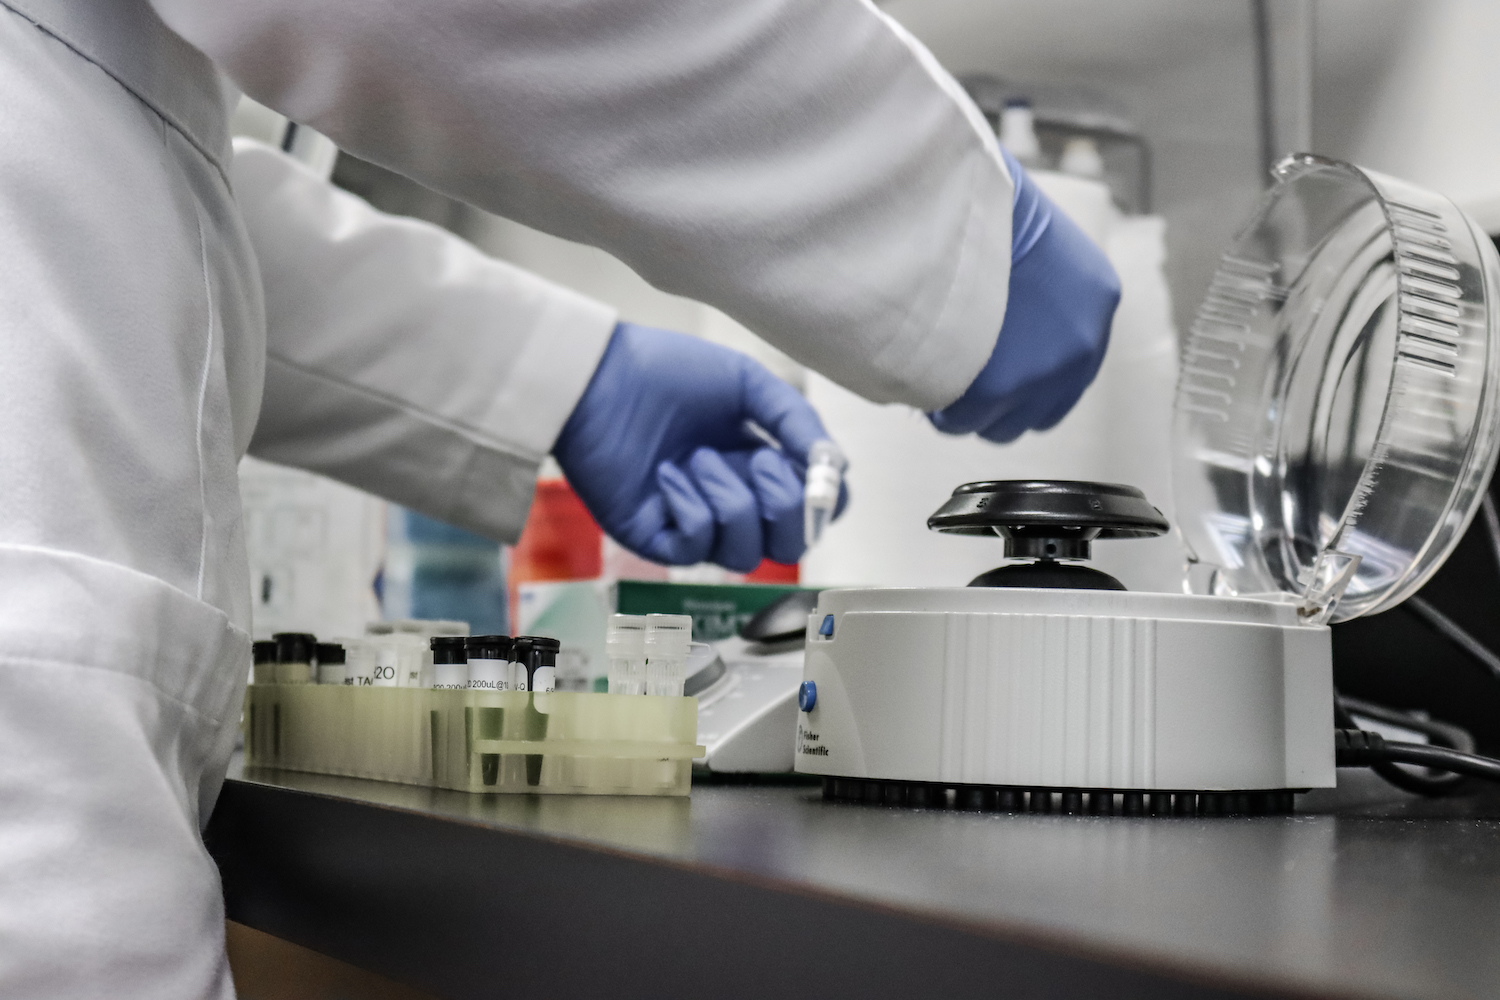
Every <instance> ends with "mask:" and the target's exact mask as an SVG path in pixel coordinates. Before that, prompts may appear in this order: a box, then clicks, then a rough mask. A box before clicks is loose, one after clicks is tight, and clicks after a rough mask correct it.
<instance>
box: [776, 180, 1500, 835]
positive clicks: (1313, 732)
mask: <svg viewBox="0 0 1500 1000" xmlns="http://www.w3.org/2000/svg"><path fill="white" fill-rule="evenodd" d="M1497 293H1500V260H1497V257H1496V253H1495V249H1494V246H1493V245H1492V244H1491V242H1490V240H1489V238H1488V237H1487V236H1486V235H1485V234H1484V233H1483V231H1481V230H1480V229H1479V228H1478V227H1477V226H1476V225H1475V224H1474V223H1473V222H1472V221H1470V220H1469V219H1468V218H1467V217H1466V216H1465V215H1464V214H1463V213H1462V212H1461V211H1460V210H1459V209H1458V208H1457V207H1456V206H1454V205H1453V204H1452V203H1451V202H1450V201H1448V200H1447V199H1445V198H1442V197H1439V196H1436V195H1433V194H1431V193H1429V192H1426V191H1423V190H1421V189H1419V188H1416V187H1413V186H1412V185H1409V184H1406V183H1404V182H1402V181H1398V180H1395V179H1393V178H1390V177H1386V176H1383V175H1381V174H1377V173H1374V172H1372V171H1368V170H1363V169H1360V168H1358V167H1354V166H1351V165H1349V164H1346V163H1339V162H1335V161H1331V160H1327V159H1323V158H1320V157H1315V156H1310V155H1297V156H1293V157H1290V158H1288V159H1287V160H1285V161H1284V162H1282V163H1281V164H1280V165H1279V166H1278V167H1277V168H1276V184H1275V186H1274V187H1273V188H1272V189H1271V190H1270V191H1269V192H1268V193H1267V194H1266V196H1265V198H1264V200H1263V201H1262V203H1261V205H1260V207H1259V209H1258V211H1257V213H1256V215H1255V216H1254V218H1253V219H1252V220H1251V221H1250V223H1249V224H1248V225H1247V226H1246V227H1245V228H1244V230H1243V231H1242V232H1241V234H1240V235H1239V236H1238V237H1237V238H1236V240H1235V241H1234V243H1233V244H1232V245H1231V246H1230V248H1229V249H1228V250H1227V251H1226V252H1225V254H1224V256H1223V260H1222V263H1221V264H1220V266H1219V269H1218V271H1217V273H1216V274H1215V276H1214V280H1213V283H1212V286H1211V288H1210V290H1209V293H1208V296H1207V298H1206V300H1205V301H1204V303H1203V305H1202V306H1201V307H1200V309H1199V312H1198V316H1197V319H1196V321H1195V323H1194V324H1193V327H1192V331H1191V335H1190V336H1189V337H1188V339H1187V341H1186V343H1185V345H1184V347H1183V350H1182V356H1181V372H1180V377H1179V382H1178V387H1177V397H1176V403H1175V407H1176V416H1175V424H1174V428H1173V440H1172V442H1171V447H1172V448H1173V451H1174V480H1175V494H1176V496H1175V500H1176V512H1177V517H1178V519H1179V521H1180V523H1179V524H1177V525H1176V526H1175V529H1176V531H1177V532H1178V535H1179V537H1180V538H1181V541H1182V544H1183V548H1184V554H1185V565H1186V569H1185V580H1184V593H1182V594H1156V593H1136V592H1127V591H1125V590H1124V589H1123V587H1121V586H1120V584H1119V583H1118V582H1116V581H1115V580H1114V579H1113V578H1111V577H1109V576H1107V575H1105V574H1103V573H1100V572H1098V571H1097V570H1092V569H1090V568H1088V567H1086V566H1083V565H1081V560H1083V559H1086V558H1087V557H1088V555H1089V550H1090V546H1091V545H1092V544H1093V543H1094V542H1097V541H1100V540H1108V539H1124V538H1130V537H1141V536H1145V535H1152V534H1160V533H1161V532H1163V531H1166V530H1168V525H1167V524H1166V522H1165V521H1164V520H1163V519H1162V518H1161V515H1160V514H1159V513H1158V512H1157V511H1156V510H1155V508H1153V507H1152V506H1151V504H1150V503H1149V501H1148V499H1147V498H1146V497H1144V496H1142V494H1141V493H1140V492H1139V491H1138V490H1135V489H1133V488H1131V487H1128V486H1118V485H1112V484H1095V483H1063V482H994V483H971V484H968V485H965V486H961V487H960V488H959V489H958V490H956V491H955V492H954V494H953V496H952V497H951V498H950V500H949V501H948V502H947V503H946V504H945V505H944V506H943V507H942V508H941V509H940V510H939V511H938V512H937V513H935V514H934V515H933V516H932V518H931V519H930V520H929V521H928V525H929V527H932V528H934V529H935V530H939V531H955V532H963V533H968V534H975V535H985V536H1000V537H1001V538H1003V539H1004V545H1005V556H1006V557H1007V558H1008V559H1025V560H1029V561H1027V562H1014V563H1011V564H1009V565H1005V566H1002V567H1000V568H999V569H997V570H994V571H991V572H990V573H986V574H984V575H982V576H980V577H979V578H977V579H976V580H975V581H973V583H971V584H970V585H969V586H967V587H957V586H955V587H952V588H924V589H866V590H829V591H824V592H823V594H822V595H821V597H820V599H819V602H818V606H817V608H816V610H815V611H814V612H813V614H812V615H811V617H810V618H809V628H808V645H807V657H806V664H805V667H804V679H803V685H802V689H801V693H800V700H799V707H800V709H801V711H800V712H799V715H798V725H797V744H796V767H797V770H798V771H800V772H803V773H807V774H817V775H823V776H824V778H825V781H824V789H825V794H826V795H828V796H829V797H833V798H849V799H859V800H865V801H880V802H892V803H908V804H929V805H942V804H944V803H952V802H954V801H955V800H957V801H958V802H959V804H965V805H970V806H972V807H979V808H984V807H993V808H1012V809H1014V808H1031V809H1036V810H1047V809H1052V808H1059V809H1063V810H1066V811H1093V812H1112V811H1125V812H1130V813H1136V812H1151V813H1161V812H1166V811H1172V812H1176V813H1179V814H1182V813H1194V812H1198V813H1214V812H1219V811H1236V812H1238V811H1252V812H1254V811H1285V810H1289V809H1290V808H1292V805H1293V801H1294V800H1293V798H1292V796H1293V793H1294V792H1296V791H1301V790H1306V789H1311V788H1323V787H1329V786H1332V785H1333V784H1334V724H1333V685H1332V659H1331V649H1330V633H1329V628H1328V626H1329V624H1330V623H1331V622H1336V621H1342V620H1346V619H1350V618H1354V617H1356V616H1359V615H1365V614H1373V613H1375V612H1379V611H1383V610H1385V609H1388V608H1391V607H1393V606H1395V605H1396V604H1398V603H1400V602H1401V601H1402V600H1404V599H1405V598H1406V597H1408V596H1410V595H1411V594H1412V593H1413V592H1415V591H1416V590H1417V589H1418V588H1419V587H1420V586H1421V585H1422V584H1423V583H1424V582H1425V581H1426V580H1427V579H1428V578H1429V577H1430V576H1431V575H1432V574H1433V573H1434V572H1435V571H1436V570H1437V568H1438V567H1439V566H1440V565H1441V564H1442V562H1443V560H1444V559H1445V558H1446V557H1447V555H1448V553H1449V552H1450V551H1451V550H1452V548H1453V546H1454V545H1455V544H1456V543H1457V542H1458V540H1459V538H1460V537H1461V536H1462V534H1463V532H1464V530H1465V528H1466V527H1467V526H1468V523H1469V520H1470V518H1471V517H1472V515H1473V514H1474V511H1475V509H1476V507H1477V506H1478V504H1479V502H1480V500H1481V498H1482V494H1483V490H1484V488H1485V486H1486V484H1487V483H1488V481H1489V477H1490V473H1491V471H1492V470H1493V467H1494V463H1495V454H1496V445H1497V429H1500V428H1497V420H1500V414H1497V397H1496V386H1497V368H1500V350H1497V347H1500V340H1497V332H1500V330H1497V327H1500V321H1497V318H1496V316H1495V313H1494V310H1493V309H1492V308H1491V304H1492V303H1493V302H1495V300H1496V296H1497ZM1163 446H1164V447H1165V446H1167V443H1166V442H1163ZM975 544H994V543H993V542H982V541H979V540H976V541H975ZM1110 544H1117V545H1128V544H1130V543H1129V542H1128V541H1114V542H1110ZM997 554H998V553H997ZM955 582H957V581H955Z"/></svg>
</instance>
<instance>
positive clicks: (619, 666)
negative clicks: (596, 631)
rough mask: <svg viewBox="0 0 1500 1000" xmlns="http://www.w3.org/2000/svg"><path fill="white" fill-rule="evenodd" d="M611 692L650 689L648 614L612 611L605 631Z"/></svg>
mask: <svg viewBox="0 0 1500 1000" xmlns="http://www.w3.org/2000/svg"><path fill="white" fill-rule="evenodd" d="M604 649H605V652H606V653H607V654H608V656H609V693H610V694H645V693H646V616H645V615H610V616H609V629H608V630H607V631H606V632H605V634H604Z"/></svg>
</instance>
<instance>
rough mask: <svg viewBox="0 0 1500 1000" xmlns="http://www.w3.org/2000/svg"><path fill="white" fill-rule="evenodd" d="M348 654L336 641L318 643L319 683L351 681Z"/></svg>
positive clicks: (345, 682) (344, 682)
mask: <svg viewBox="0 0 1500 1000" xmlns="http://www.w3.org/2000/svg"><path fill="white" fill-rule="evenodd" d="M347 660H348V654H347V653H346V652H345V650H344V647H343V646H341V645H339V644H338V643H336V642H320V643H318V683H319V684H347V683H348V682H349V664H348V662H347Z"/></svg>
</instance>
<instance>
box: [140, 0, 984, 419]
mask: <svg viewBox="0 0 1500 1000" xmlns="http://www.w3.org/2000/svg"><path fill="white" fill-rule="evenodd" d="M152 2H153V4H154V6H155V7H156V9H157V10H158V11H159V12H160V14H161V16H162V17H163V19H164V20H166V21H167V23H168V24H170V25H171V26H172V27H173V28H174V29H175V30H176V31H177V32H179V33H180V34H181V35H182V36H183V37H185V38H186V39H187V40H188V41H190V42H192V43H193V44H194V45H196V46H198V47H199V48H201V49H202V50H203V51H204V52H206V53H207V54H208V55H209V56H210V57H212V58H213V59H214V60H215V61H216V62H217V63H218V64H219V65H220V66H221V68H223V69H224V70H225V71H226V72H227V73H228V74H229V75H230V76H231V77H232V78H233V79H234V80H235V82H236V83H238V84H239V85H240V86H241V87H243V88H244V90H245V91H246V93H248V94H250V95H251V96H252V97H254V98H255V99H257V100H259V101H261V102H263V103H265V104H268V105H270V106H271V107H273V108H276V109H277V110H279V111H281V112H283V113H284V114H287V115H289V116H290V117H291V118H292V119H293V120H295V121H298V122H302V123H304V124H307V125H310V126H312V127H313V128H316V129H318V130H319V131H322V132H324V133H325V134H327V135H329V136H331V137H332V138H333V139H334V140H335V141H336V142H338V143H339V145H340V146H341V147H343V148H345V149H347V150H349V151H351V152H353V153H355V154H357V155H359V156H361V157H364V158H366V159H368V160H372V161H374V162H376V163H379V164H382V165H384V166H387V167H390V168H392V169H395V170H397V171H399V172H401V173H404V174H406V175H408V176H410V177H413V178H416V179H417V180H420V181H422V182H423V183H425V184H427V185H428V186H430V187H433V188H435V189H437V190H439V191H442V192H445V193H447V194H449V195H452V196H454V197H456V198H460V199H462V200H464V201H467V202H469V203H471V204H474V205H477V206H479V207H481V208H484V209H488V210H490V211H493V212H496V213H498V214H500V215H504V216H506V217H509V218H512V219H515V220H517V221H520V222H524V223H526V224H528V225H531V226H534V227H536V228H538V229H542V230H544V231H547V232H550V233H553V234H556V235H558V236H561V237H564V238H567V239H572V240H577V241H580V242H584V243H589V244H592V245H595V246H599V247H602V248H603V249H605V250H607V251H609V252H610V253H612V254H614V255H615V256H617V257H619V258H620V259H622V260H623V261H625V262H626V263H627V264H629V265H630V266H631V267H633V268H634V269H636V270H637V271H638V272H639V273H640V274H641V275H643V276H644V277H645V278H646V279H647V280H648V281H650V282H651V283H652V284H654V285H656V286H657V287H658V288H661V289H664V290H666V291H668V292H674V293H679V294H682V295H686V296H690V297H692V298H695V299H699V300H701V301H704V302H707V303H709V304H711V305H714V306H717V307H719V308H720V309H722V310H723V311H724V312H726V313H728V314H729V315H730V316H732V317H734V318H735V319H737V320H739V321H740V322H741V323H743V324H745V325H746V326H747V327H749V328H750V329H752V330H754V331H756V332H757V333H759V334H760V335H762V336H763V337H765V338H766V339H767V340H769V341H770V342H771V343H773V344H775V345H777V346H778V347H780V348H781V349H782V350H784V351H786V352H787V353H788V354H790V355H791V356H793V357H794V358H796V359H797V360H799V361H801V362H803V363H804V364H806V365H808V366H810V367H812V368H815V369H817V370H819V371H821V372H823V373H824V374H826V375H828V376H829V377H831V378H833V379H834V380H835V381H838V382H840V383H842V384H843V385H845V386H847V387H848V388H850V389H853V390H854V391H856V392H858V393H860V394H861V395H864V396H866V397H867V398H869V399H872V400H875V401H877V402H887V401H900V402H906V403H911V404H914V405H916V406H920V407H923V408H925V409H936V408H939V407H942V406H945V405H947V404H948V403H951V402H953V401H954V400H955V399H956V398H957V397H958V396H959V395H961V394H962V393H963V391H964V390H965V389H966V388H967V387H968V386H969V384H970V383H971V382H972V381H973V378H974V376H975V375H976V374H977V373H978V371H979V370H980V368H981V367H982V366H983V364H984V362H985V361H986V360H987V359H988V358H989V356H990V353H991V351H992V348H993V346H994V343H995V340H996V337H997V336H998V333H999V330H1000V326H1001V323H1002V320H1003V318H1004V313H1005V302H1006V292H1007V283H1008V278H1009V260H1010V212H1011V183H1010V179H1009V177H1008V176H1007V174H1006V172H1005V168H1004V166H1003V164H1002V162H1001V160H1000V158H999V156H998V154H997V151H996V148H995V143H994V139H993V136H992V135H991V134H990V133H989V132H988V130H987V129H986V127H985V125H984V122H983V120H982V118H981V117H980V115H979V113H978V111H977V110H976V109H975V108H974V107H973V105H972V104H971V103H970V102H969V101H968V100H967V99H966V98H965V97H964V96H963V94H962V91H961V90H960V88H959V87H958V85H957V84H956V83H955V82H954V81H953V79H952V78H951V77H950V76H948V75H947V74H946V73H945V72H944V71H943V70H942V69H941V68H939V67H938V66H937V64H936V62H935V61H934V60H933V58H932V56H931V54H930V53H928V52H927V51H926V50H925V49H924V48H923V47H922V46H921V45H920V44H919V43H917V42H916V41H915V40H914V39H912V38H911V37H910V36H909V35H907V34H906V33H905V32H904V31H903V30H902V29H900V28H899V27H898V26H897V25H895V23H894V22H892V21H891V20H890V19H889V18H887V17H886V16H885V15H883V14H882V13H880V12H879V11H877V10H876V9H875V7H874V6H873V4H871V3H870V2H868V0H817V2H813V0H736V2H734V3H704V2H702V0H580V2H575V3H565V4H564V3H558V2H556V0H426V2H422V3H382V4H364V3H358V2H356V0H152Z"/></svg>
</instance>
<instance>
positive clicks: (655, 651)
mask: <svg viewBox="0 0 1500 1000" xmlns="http://www.w3.org/2000/svg"><path fill="white" fill-rule="evenodd" d="M692 643H693V616H692V615H647V616H646V693H647V694H655V695H667V696H668V697H681V695H682V684H683V682H684V681H685V680H687V658H688V647H689V646H691V645H692Z"/></svg>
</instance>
